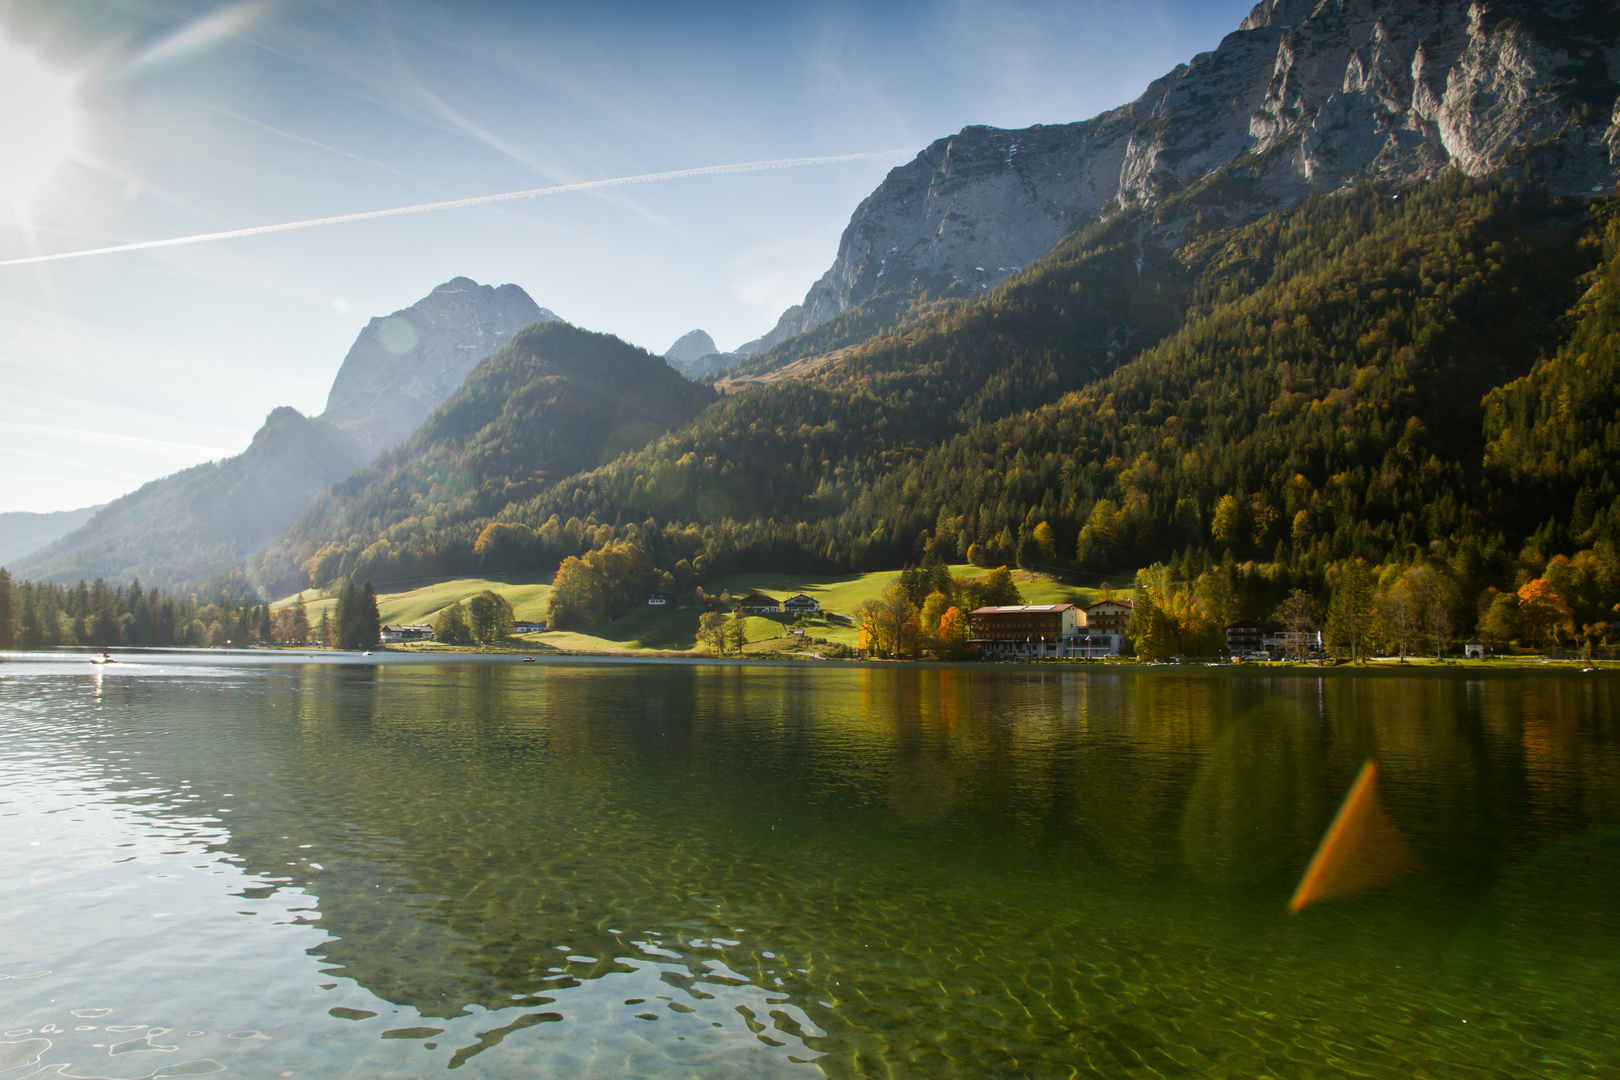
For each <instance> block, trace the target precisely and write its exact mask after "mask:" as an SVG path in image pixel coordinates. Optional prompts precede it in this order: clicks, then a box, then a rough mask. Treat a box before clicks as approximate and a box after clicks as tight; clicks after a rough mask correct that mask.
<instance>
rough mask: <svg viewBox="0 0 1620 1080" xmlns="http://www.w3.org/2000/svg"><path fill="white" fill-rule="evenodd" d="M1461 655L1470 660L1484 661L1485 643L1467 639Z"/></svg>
mask: <svg viewBox="0 0 1620 1080" xmlns="http://www.w3.org/2000/svg"><path fill="white" fill-rule="evenodd" d="M1463 655H1464V656H1466V657H1468V659H1470V660H1483V659H1485V643H1484V642H1483V641H1481V640H1479V638H1477V637H1471V638H1469V639H1468V643H1467V644H1466V645H1464V646H1463Z"/></svg>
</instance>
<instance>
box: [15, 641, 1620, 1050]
mask: <svg viewBox="0 0 1620 1080" xmlns="http://www.w3.org/2000/svg"><path fill="white" fill-rule="evenodd" d="M86 659H87V658H86V657H85V656H84V655H82V654H15V653H13V654H5V656H4V657H3V660H0V725H3V726H0V732H3V734H4V742H3V743H0V860H3V861H0V869H3V873H0V1025H3V1027H0V1033H3V1036H0V1038H3V1041H0V1076H3V1077H4V1078H6V1080H12V1078H17V1077H23V1076H37V1075H46V1076H53V1077H55V1076H63V1077H106V1078H111V1080H135V1078H138V1077H152V1078H155V1077H160V1076H175V1077H178V1076H200V1075H210V1074H218V1075H237V1076H244V1077H314V1076H351V1075H352V1076H376V1075H385V1074H386V1075H390V1076H430V1075H437V1074H440V1073H443V1072H445V1071H446V1070H460V1071H459V1073H458V1075H476V1076H494V1077H505V1076H512V1077H517V1076H523V1077H532V1076H547V1077H552V1076H555V1077H569V1076H603V1077H608V1076H615V1077H616V1076H664V1075H676V1076H702V1077H776V1076H784V1077H792V1076H815V1075H828V1076H835V1077H855V1076H930V1077H955V1076H963V1077H968V1076H985V1075H992V1074H994V1075H1003V1076H1032V1077H1035V1076H1039V1077H1045V1076H1074V1075H1082V1076H1096V1077H1150V1076H1187V1077H1260V1076H1270V1077H1339V1076H1391V1077H1395V1076H1401V1077H1406V1076H1432V1077H1483V1076H1565V1075H1569V1076H1588V1075H1599V1076H1602V1075H1607V1076H1613V1075H1620V1034H1617V1033H1620V897H1617V894H1620V889H1617V886H1620V721H1617V719H1616V718H1617V715H1620V713H1617V706H1620V679H1616V678H1614V677H1611V676H1606V675H1581V674H1578V673H1573V672H1556V673H1553V672H1550V673H1548V674H1546V675H1540V674H1511V673H1489V672H1463V673H1453V672H1446V673H1441V674H1434V673H1430V674H1424V675H1413V676H1410V677H1407V676H1401V675H1393V674H1385V673H1378V674H1371V675H1354V674H1347V673H1344V672H1339V671H1335V672H1328V673H1323V674H1313V673H1308V672H1295V673H1291V674H1286V675H1277V676H1275V677H1268V676H1262V675H1255V674H1249V673H1243V674H1238V673H1233V672H1229V671H1226V670H1224V669H1223V670H1214V669H1190V670H1185V671H1173V672H1167V671H1152V672H1149V671H1145V670H1142V669H1130V668H1103V667H1095V668H1060V667H1015V666H989V665H987V666H982V667H941V668H930V667H895V666H871V667H858V666H853V665H849V666H845V665H825V666H766V665H758V664H746V665H744V664H731V665H721V664H689V663H676V662H665V663H657V662H602V663H591V662H563V661H542V662H538V663H534V664H523V663H515V662H513V659H512V658H508V657H501V658H481V659H478V660H472V661H456V662H447V661H445V660H444V659H443V658H433V657H406V658H396V657H385V656H378V657H372V658H369V659H366V660H364V661H363V662H361V658H356V657H350V658H349V661H350V662H344V663H337V662H331V660H330V659H328V658H321V659H302V658H299V657H297V656H287V655H267V654H257V655H256V654H239V655H231V654H203V653H191V654H185V653H173V654H147V655H138V654H130V655H127V656H126V657H125V658H124V662H122V663H119V664H115V665H108V666H105V667H97V666H92V665H90V664H89V663H87V662H86ZM1368 759H1375V760H1376V761H1377V764H1378V768H1379V772H1380V790H1381V793H1382V799H1383V803H1384V805H1385V806H1386V807H1387V810H1388V816H1389V820H1390V821H1391V822H1392V823H1393V825H1394V827H1395V828H1396V829H1398V830H1399V832H1400V834H1401V835H1402V836H1404V838H1405V842H1406V843H1407V844H1408V845H1409V847H1410V850H1411V852H1413V853H1415V857H1416V858H1415V862H1414V866H1415V868H1414V869H1412V870H1411V872H1409V873H1406V874H1405V875H1404V876H1402V877H1400V878H1399V879H1398V880H1394V881H1393V882H1392V883H1389V884H1382V885H1377V886H1374V887H1370V888H1367V889H1365V890H1364V891H1361V892H1358V893H1355V894H1353V895H1349V896H1345V897H1343V898H1341V899H1338V900H1336V901H1334V902H1331V903H1322V904H1317V905H1314V906H1311V907H1308V908H1306V909H1305V910H1304V911H1303V912H1302V913H1300V914H1298V915H1290V914H1289V913H1288V911H1287V904H1288V900H1289V897H1290V895H1291V894H1292V893H1293V891H1294V887H1295V885H1296V884H1297V883H1298V881H1299V880H1300V876H1301V873H1302V871H1303V870H1304V869H1305V867H1306V865H1307V864H1308V863H1309V862H1310V860H1311V857H1312V853H1313V851H1314V850H1315V849H1316V847H1317V844H1318V842H1319V840H1320V839H1321V837H1322V835H1323V832H1324V830H1325V829H1326V828H1327V826H1328V824H1329V822H1330V821H1331V820H1332V819H1333V817H1334V814H1335V811H1336V810H1337V809H1338V806H1339V804H1340V802H1341V800H1342V799H1343V798H1344V795H1345V793H1346V791H1347V790H1348V789H1349V787H1350V785H1351V782H1352V780H1353V779H1354V778H1355V776H1356V774H1357V771H1358V770H1359V769H1360V768H1361V766H1362V764H1363V762H1365V761H1366V760H1368ZM6 1070H15V1071H6Z"/></svg>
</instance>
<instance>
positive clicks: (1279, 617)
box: [1271, 589, 1322, 652]
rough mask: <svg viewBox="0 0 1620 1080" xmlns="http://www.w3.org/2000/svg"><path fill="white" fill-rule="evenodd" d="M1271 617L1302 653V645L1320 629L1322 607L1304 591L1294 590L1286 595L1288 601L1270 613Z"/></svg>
mask: <svg viewBox="0 0 1620 1080" xmlns="http://www.w3.org/2000/svg"><path fill="white" fill-rule="evenodd" d="M1271 617H1272V619H1273V620H1274V621H1275V622H1277V623H1278V624H1279V625H1280V626H1281V627H1282V628H1283V629H1284V630H1286V631H1288V634H1289V638H1290V640H1291V641H1293V642H1294V643H1295V644H1296V645H1298V646H1300V647H1301V651H1302V652H1303V646H1304V643H1305V642H1306V641H1308V640H1309V638H1310V636H1311V635H1312V634H1314V633H1315V632H1316V631H1317V630H1318V629H1320V628H1321V625H1322V605H1320V604H1318V603H1317V602H1316V597H1314V596H1312V595H1311V594H1310V593H1308V592H1306V591H1305V590H1304V589H1294V590H1293V591H1291V592H1290V593H1289V594H1288V599H1286V600H1284V601H1283V602H1282V603H1281V604H1279V605H1278V606H1277V610H1276V611H1274V612H1272V614H1271Z"/></svg>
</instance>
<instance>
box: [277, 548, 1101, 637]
mask: <svg viewBox="0 0 1620 1080" xmlns="http://www.w3.org/2000/svg"><path fill="white" fill-rule="evenodd" d="M950 570H951V573H952V574H953V575H955V576H958V577H967V578H978V577H983V576H984V575H985V574H987V573H989V571H987V570H984V569H981V568H979V567H976V566H968V565H965V564H963V565H958V566H952V567H951V568H950ZM899 576H900V571H898V570H880V571H875V572H872V573H867V574H846V575H843V576H839V577H825V576H815V575H810V574H733V575H731V576H730V577H725V578H721V579H719V580H717V581H714V582H713V583H711V584H710V585H708V586H705V591H706V592H707V593H709V594H710V595H711V596H718V595H720V594H721V593H723V592H729V593H730V594H731V595H732V596H736V597H741V596H745V595H747V594H748V593H753V592H758V593H764V594H765V595H767V596H771V597H774V598H776V599H778V600H785V599H787V598H788V597H790V596H793V595H795V594H798V593H803V594H804V595H806V596H809V597H812V598H814V599H815V600H816V601H818V602H819V603H820V604H821V607H822V610H823V611H824V612H831V613H834V614H839V615H848V614H850V613H852V612H854V610H855V609H856V608H857V607H858V606H859V605H860V604H861V602H862V601H863V600H873V599H878V598H880V597H882V596H883V595H884V594H885V593H887V592H888V591H889V589H890V587H891V586H893V585H894V582H895V579H896V578H898V577H899ZM1013 576H1014V580H1016V581H1017V583H1018V588H1019V591H1020V592H1022V593H1023V595H1024V600H1025V602H1027V603H1031V604H1064V603H1076V604H1090V603H1093V602H1094V601H1095V600H1096V598H1097V590H1096V589H1091V588H1083V587H1080V586H1076V585H1071V584H1068V583H1066V582H1061V581H1058V580H1056V579H1055V578H1051V577H1048V576H1045V575H1042V574H1032V573H1028V572H1025V571H1017V572H1015V573H1014V575H1013ZM407 584H409V583H407ZM485 589H490V590H492V591H494V592H496V593H498V594H499V595H501V596H504V597H505V598H506V599H507V600H508V601H510V602H511V604H512V609H513V611H514V612H515V613H516V615H517V617H518V619H519V620H522V621H529V622H544V621H545V617H546V602H547V599H548V598H549V597H550V595H551V575H550V574H527V575H519V576H508V577H500V578H453V579H449V580H445V581H436V582H432V583H430V584H423V585H418V586H416V587H415V588H411V589H406V590H401V591H395V592H379V593H378V594H377V609H378V611H379V613H380V614H381V615H382V621H383V623H384V625H389V624H393V623H432V622H433V620H434V619H435V618H437V617H438V614H439V612H440V611H443V610H444V609H445V608H447V607H449V606H450V605H451V604H454V603H457V602H459V601H462V600H466V599H467V598H468V597H471V596H476V595H477V594H478V593H481V592H483V591H484V590H485ZM301 595H302V596H303V597H304V606H305V609H306V610H307V611H308V612H309V620H310V622H311V624H316V623H319V621H320V618H321V614H322V612H330V611H332V609H333V608H334V606H335V605H336V603H337V601H336V600H335V599H334V598H332V597H329V596H323V595H321V594H320V593H319V592H318V591H317V590H314V589H310V590H306V591H305V592H304V593H303V594H301ZM296 599H297V597H295V596H288V597H286V598H284V599H281V600H278V601H276V603H275V604H274V605H272V606H273V607H275V608H277V609H279V608H283V607H286V606H288V605H290V604H292V603H293V602H295V600H296ZM701 614H702V613H701V611H700V610H699V609H697V608H686V609H685V610H679V611H676V610H660V609H657V608H641V609H638V610H636V611H633V612H631V613H630V614H629V615H626V616H624V617H623V618H621V619H618V620H616V621H614V622H611V623H606V624H603V625H601V626H593V627H590V628H589V630H588V631H585V630H555V631H548V632H546V633H543V634H525V635H522V636H521V637H519V638H518V639H517V640H519V641H523V642H525V643H530V644H534V645H537V646H544V647H548V648H553V649H560V650H563V651H567V652H696V651H700V646H699V645H698V642H697V630H698V617H699V616H700V615H701ZM744 623H745V625H746V626H747V629H748V642H749V644H748V646H747V649H746V650H745V651H747V652H750V653H761V652H799V651H803V652H813V651H814V650H815V646H814V645H811V644H806V643H802V642H800V641H799V640H797V638H796V637H795V636H794V635H791V634H789V633H788V620H785V619H773V618H766V617H762V616H757V615H756V616H749V617H748V618H746V619H745V620H744ZM806 636H807V637H813V638H822V639H825V640H827V641H835V642H839V643H841V644H843V645H847V646H849V647H851V648H853V647H854V646H855V641H856V631H855V629H854V627H852V626H848V625H845V624H843V623H841V622H838V621H833V620H828V619H826V618H825V617H821V618H816V619H813V620H812V622H811V625H810V626H809V627H808V628H807V630H806ZM417 647H418V648H420V647H421V646H417ZM430 647H436V646H430Z"/></svg>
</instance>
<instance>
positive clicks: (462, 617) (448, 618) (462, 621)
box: [433, 600, 473, 645]
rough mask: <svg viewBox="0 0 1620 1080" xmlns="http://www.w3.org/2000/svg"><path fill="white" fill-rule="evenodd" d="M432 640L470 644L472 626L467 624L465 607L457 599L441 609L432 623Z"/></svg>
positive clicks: (448, 643) (451, 643) (471, 641)
mask: <svg viewBox="0 0 1620 1080" xmlns="http://www.w3.org/2000/svg"><path fill="white" fill-rule="evenodd" d="M433 640H434V641H438V642H442V643H444V644H446V645H471V644H472V643H473V635H472V628H471V627H470V626H469V625H468V624H467V609H466V608H464V607H462V606H461V602H460V601H459V600H458V601H457V602H456V603H454V604H451V605H450V606H449V607H447V608H445V609H444V610H443V611H441V612H439V617H438V618H437V619H436V620H434V623H433Z"/></svg>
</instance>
